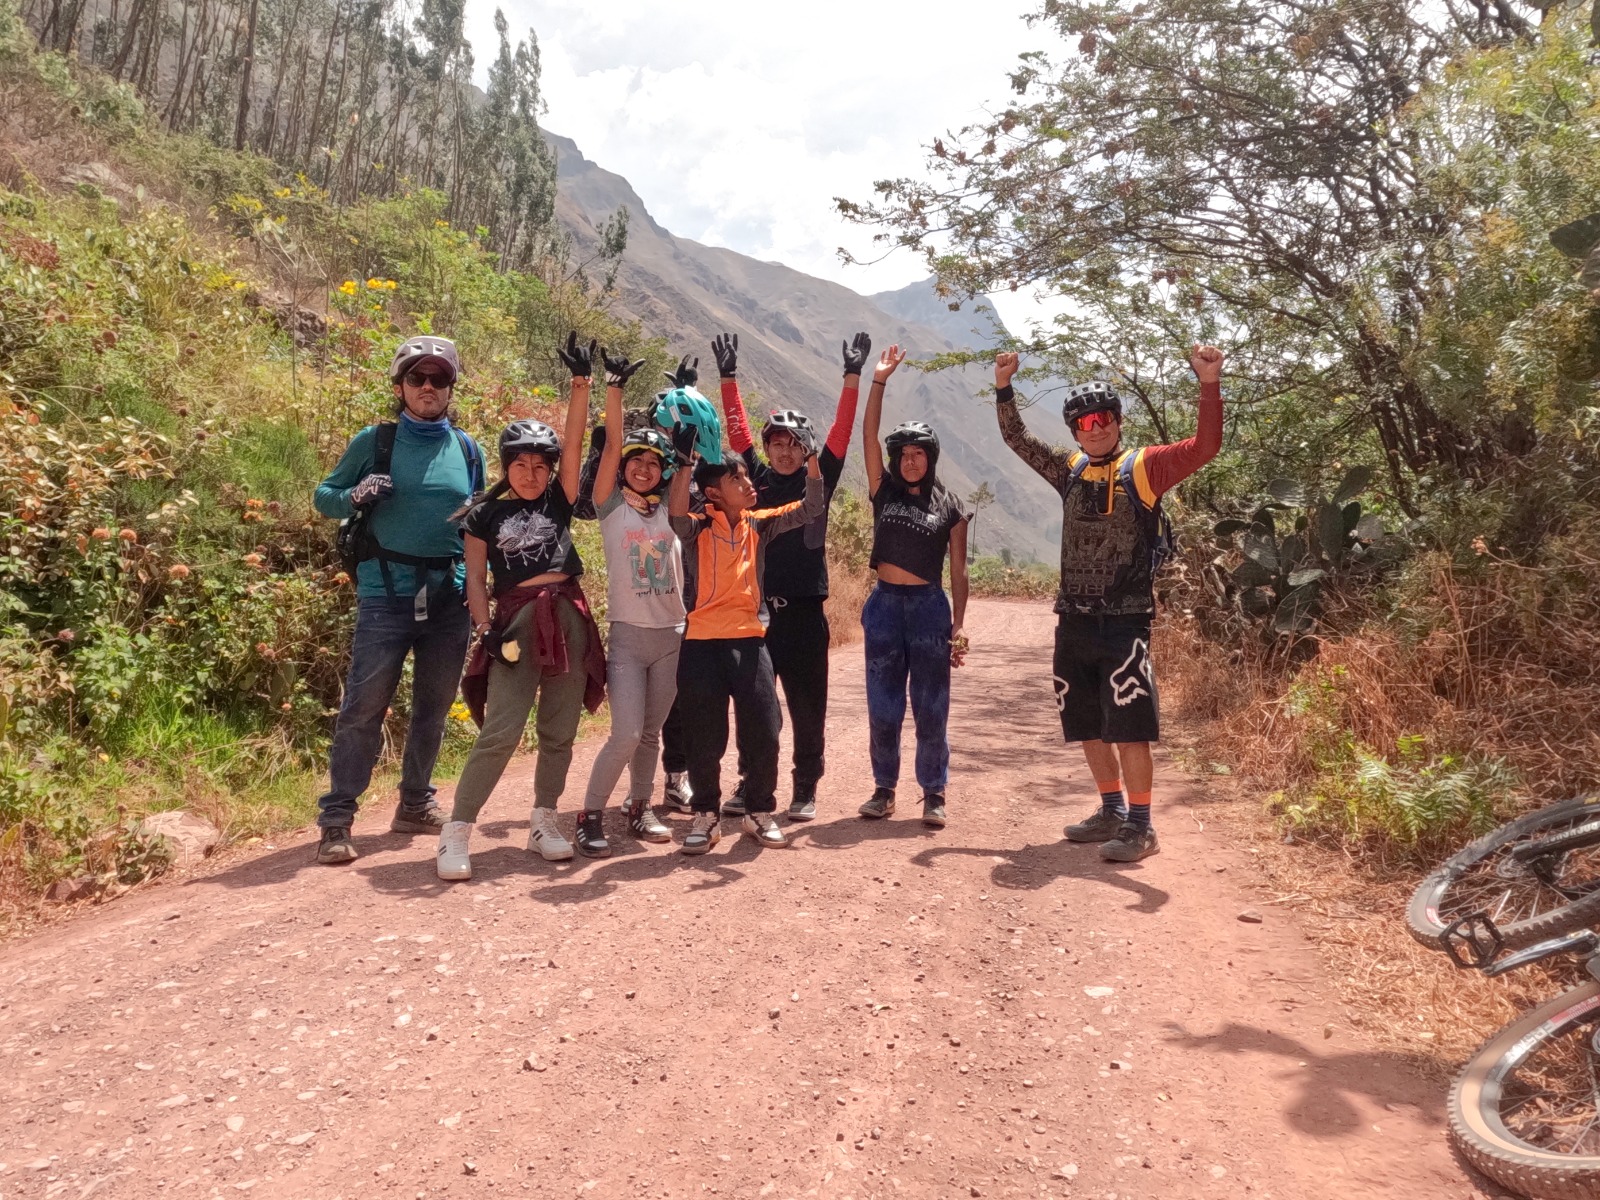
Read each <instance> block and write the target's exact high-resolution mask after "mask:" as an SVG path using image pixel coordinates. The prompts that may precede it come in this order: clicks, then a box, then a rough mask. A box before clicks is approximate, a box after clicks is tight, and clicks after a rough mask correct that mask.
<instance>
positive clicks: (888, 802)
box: [856, 787, 894, 821]
mask: <svg viewBox="0 0 1600 1200" xmlns="http://www.w3.org/2000/svg"><path fill="white" fill-rule="evenodd" d="M856 811H857V812H858V813H860V814H861V815H862V816H863V817H866V818H867V819H868V820H870V821H877V820H881V819H882V818H884V817H892V816H894V789H893V788H886V787H881V788H878V789H877V790H876V791H874V792H873V793H872V799H870V800H868V801H867V802H866V803H865V804H863V805H862V806H861V807H860V808H858V809H856Z"/></svg>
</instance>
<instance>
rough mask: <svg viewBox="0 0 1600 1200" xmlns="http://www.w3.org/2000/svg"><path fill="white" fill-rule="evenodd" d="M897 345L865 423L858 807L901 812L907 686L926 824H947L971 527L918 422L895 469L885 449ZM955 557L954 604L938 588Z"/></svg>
mask: <svg viewBox="0 0 1600 1200" xmlns="http://www.w3.org/2000/svg"><path fill="white" fill-rule="evenodd" d="M905 357H906V356H905V352H904V351H902V350H901V349H900V347H899V346H890V347H889V348H888V349H887V350H885V351H884V352H883V354H882V355H881V356H880V357H879V359H878V366H877V369H876V370H874V371H873V373H872V388H871V390H870V391H869V392H868V393H867V411H866V415H865V417H864V418H863V419H862V423H861V435H862V440H863V442H864V443H865V447H866V460H867V492H868V494H869V495H870V496H871V498H872V567H873V569H874V570H875V571H877V573H878V583H877V586H876V587H874V588H873V589H872V594H871V595H870V596H868V597H867V603H866V605H865V606H864V607H863V608H862V610H861V627H862V629H863V631H864V632H865V634H866V651H867V724H868V727H869V730H870V733H871V755H872V777H873V783H874V784H875V785H876V789H875V790H874V791H873V793H872V798H871V799H869V800H868V801H867V802H866V803H865V804H863V805H862V806H861V809H860V812H861V815H862V816H863V817H870V818H881V817H888V816H892V815H893V814H894V790H895V787H896V785H897V784H898V783H899V780H900V727H901V725H902V724H904V722H905V716H906V694H907V691H908V687H909V692H910V696H911V715H912V720H913V722H914V723H915V725H916V731H917V759H916V775H917V783H918V784H919V785H921V787H922V823H923V824H924V825H928V826H931V827H932V828H935V829H942V828H944V824H945V811H944V804H945V797H944V792H945V786H946V784H947V783H948V781H949V774H950V743H949V740H948V738H947V737H946V732H945V730H946V726H947V725H948V723H949V718H950V668H951V667H952V666H956V667H959V666H960V665H961V663H962V661H963V660H964V658H965V657H966V652H967V639H966V637H965V635H964V634H963V633H962V631H961V626H962V622H963V621H964V619H965V617H966V611H967V520H968V514H967V512H966V510H965V509H963V508H962V507H961V501H960V499H959V498H958V497H957V496H956V495H955V493H953V492H951V491H950V489H948V488H946V487H945V486H944V485H943V484H941V483H939V482H938V480H937V479H936V477H935V472H934V468H935V467H937V466H938V463H939V437H938V435H937V434H935V433H934V432H933V430H932V429H930V428H929V427H928V426H927V425H925V424H923V423H922V422H921V421H905V422H902V423H901V424H899V425H897V426H896V427H895V428H894V429H892V430H890V431H889V436H888V437H887V438H886V439H885V446H886V447H887V449H888V453H889V461H888V466H887V469H886V468H885V465H884V457H883V450H882V449H881V448H880V447H879V445H878V426H879V423H880V422H881V420H882V416H883V389H884V384H885V383H887V382H888V379H889V376H891V375H893V374H894V372H895V368H896V367H898V366H899V365H900V364H901V363H902V362H904V361H905ZM946 553H948V554H949V556H950V592H951V595H952V596H953V597H954V600H955V605H954V614H953V616H952V612H951V602H950V600H949V599H947V598H946V596H945V594H944V588H943V587H942V586H941V585H940V581H941V579H942V578H943V576H944V559H945V554H946Z"/></svg>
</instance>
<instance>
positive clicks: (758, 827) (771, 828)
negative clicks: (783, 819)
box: [739, 812, 789, 846]
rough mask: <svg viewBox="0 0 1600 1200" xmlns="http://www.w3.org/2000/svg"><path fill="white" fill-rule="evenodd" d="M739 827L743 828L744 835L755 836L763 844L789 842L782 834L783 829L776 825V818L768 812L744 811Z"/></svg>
mask: <svg viewBox="0 0 1600 1200" xmlns="http://www.w3.org/2000/svg"><path fill="white" fill-rule="evenodd" d="M739 828H740V829H742V830H744V832H745V835H746V836H748V837H753V838H755V840H756V841H757V842H758V843H760V844H761V845H763V846H787V845H788V844H789V839H788V838H786V837H784V836H783V830H782V829H780V828H779V827H778V818H776V817H775V816H773V815H772V814H771V813H769V812H763V813H745V815H744V820H743V821H741V822H740V823H739Z"/></svg>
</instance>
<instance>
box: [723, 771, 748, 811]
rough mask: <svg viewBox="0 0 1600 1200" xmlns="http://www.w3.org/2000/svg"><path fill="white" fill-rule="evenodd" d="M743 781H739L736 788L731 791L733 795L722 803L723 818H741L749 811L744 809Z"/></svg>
mask: <svg viewBox="0 0 1600 1200" xmlns="http://www.w3.org/2000/svg"><path fill="white" fill-rule="evenodd" d="M745 803H746V801H745V794H744V780H742V779H741V780H739V783H738V786H737V787H735V788H734V789H733V795H731V796H729V797H728V798H727V799H726V800H724V801H723V802H722V815H723V816H725V817H742V816H744V814H745V813H746V812H748V811H749V809H747V808H746V807H745Z"/></svg>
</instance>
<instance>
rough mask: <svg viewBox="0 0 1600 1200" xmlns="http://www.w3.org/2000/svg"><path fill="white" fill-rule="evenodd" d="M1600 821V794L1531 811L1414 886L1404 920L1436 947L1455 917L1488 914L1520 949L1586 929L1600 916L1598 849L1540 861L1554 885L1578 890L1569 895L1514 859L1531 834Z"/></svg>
mask: <svg viewBox="0 0 1600 1200" xmlns="http://www.w3.org/2000/svg"><path fill="white" fill-rule="evenodd" d="M1597 819H1600V795H1597V796H1585V797H1580V798H1578V799H1576V800H1566V801H1563V802H1562V803H1560V804H1554V805H1551V806H1550V807H1549V808H1544V809H1540V810H1539V811H1537V812H1532V813H1527V814H1525V815H1523V816H1521V817H1518V818H1517V819H1516V820H1514V821H1510V822H1507V823H1506V824H1505V825H1502V826H1500V828H1498V829H1496V830H1494V831H1493V832H1491V833H1489V834H1487V835H1485V836H1484V837H1481V838H1479V839H1478V840H1477V841H1475V842H1473V843H1472V844H1471V845H1470V846H1467V847H1466V848H1465V849H1463V850H1461V851H1460V852H1459V853H1457V854H1455V855H1454V856H1452V857H1451V858H1450V859H1448V860H1447V861H1446V862H1445V863H1444V864H1443V865H1442V866H1440V867H1439V869H1438V870H1436V871H1434V872H1433V873H1432V874H1431V875H1429V876H1428V877H1427V878H1426V879H1424V880H1423V881H1422V883H1421V884H1420V885H1419V886H1418V887H1417V890H1416V892H1415V893H1414V894H1413V895H1412V898H1411V903H1410V905H1409V906H1408V907H1407V909H1406V924H1407V926H1408V927H1409V928H1410V930H1411V934H1412V936H1413V937H1415V938H1416V939H1417V940H1418V941H1420V942H1422V943H1423V944H1424V945H1426V946H1429V947H1431V948H1434V949H1437V948H1438V945H1439V935H1440V934H1441V933H1443V932H1444V930H1445V928H1446V927H1447V926H1448V925H1449V924H1450V923H1451V922H1452V921H1454V920H1456V919H1457V918H1458V917H1464V916H1466V915H1468V914H1469V913H1476V912H1486V913H1488V914H1489V918H1490V920H1492V921H1493V922H1494V923H1495V925H1496V927H1497V928H1498V929H1499V930H1500V933H1501V935H1502V936H1503V937H1504V938H1505V942H1506V946H1507V947H1508V948H1510V949H1520V948H1522V947H1523V946H1531V945H1532V944H1533V943H1535V942H1538V941H1542V940H1543V939H1545V938H1550V937H1555V936H1557V935H1559V934H1562V933H1568V932H1571V931H1572V930H1575V929H1582V928H1584V927H1586V926H1588V925H1590V924H1593V923H1594V922H1595V921H1596V920H1597V919H1600V846H1588V847H1584V848H1582V849H1579V850H1573V851H1569V852H1567V853H1566V854H1562V855H1554V856H1551V857H1549V858H1547V859H1545V860H1543V863H1542V866H1543V867H1544V868H1545V869H1546V870H1548V871H1549V872H1550V873H1551V876H1552V878H1554V880H1555V882H1556V883H1558V884H1560V885H1561V886H1563V887H1567V888H1570V889H1574V890H1578V889H1581V888H1583V887H1584V886H1585V885H1589V884H1594V885H1597V886H1595V890H1593V891H1589V892H1587V893H1586V894H1583V895H1581V896H1578V897H1576V898H1573V897H1568V896H1564V895H1563V894H1562V893H1561V892H1559V891H1557V890H1556V889H1555V888H1554V887H1552V886H1550V884H1549V883H1548V882H1547V881H1546V880H1544V879H1541V878H1540V877H1539V876H1538V875H1537V874H1535V873H1534V871H1533V870H1532V868H1531V867H1530V866H1528V865H1527V864H1523V863H1519V862H1517V861H1516V860H1515V859H1514V858H1512V856H1511V850H1512V849H1513V848H1514V847H1515V846H1517V845H1519V844H1521V843H1523V842H1525V841H1528V840H1530V839H1532V838H1535V837H1547V836H1549V835H1551V834H1555V833H1559V832H1560V831H1561V830H1563V829H1567V828H1571V827H1572V826H1575V825H1581V824H1583V823H1584V822H1585V821H1592V820H1597Z"/></svg>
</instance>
